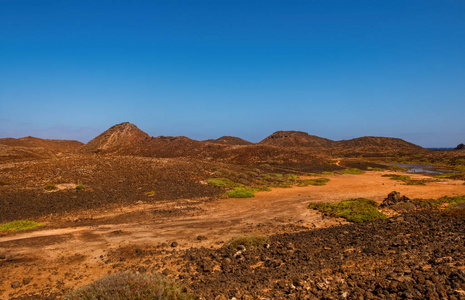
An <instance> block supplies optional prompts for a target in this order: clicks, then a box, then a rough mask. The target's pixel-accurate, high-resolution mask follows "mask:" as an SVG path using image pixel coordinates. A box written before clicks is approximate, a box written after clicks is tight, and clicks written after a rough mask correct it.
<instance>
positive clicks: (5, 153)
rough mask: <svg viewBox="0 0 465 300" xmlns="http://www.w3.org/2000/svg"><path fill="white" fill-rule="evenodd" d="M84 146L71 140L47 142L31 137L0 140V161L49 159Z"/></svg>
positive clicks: (46, 140) (47, 140)
mask: <svg viewBox="0 0 465 300" xmlns="http://www.w3.org/2000/svg"><path fill="white" fill-rule="evenodd" d="M83 145H84V144H83V143H81V142H78V141H71V140H49V139H41V138H36V137H32V136H28V137H23V138H19V139H15V138H4V139H0V160H6V159H28V158H50V157H54V156H56V155H59V154H61V153H69V152H74V151H76V150H77V149H79V148H81V147H82V146H83Z"/></svg>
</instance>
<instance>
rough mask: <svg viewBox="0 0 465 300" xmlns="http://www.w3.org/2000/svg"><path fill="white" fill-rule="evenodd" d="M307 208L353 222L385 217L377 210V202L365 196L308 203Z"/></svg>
mask: <svg viewBox="0 0 465 300" xmlns="http://www.w3.org/2000/svg"><path fill="white" fill-rule="evenodd" d="M308 208H311V209H316V210H318V211H320V212H322V213H327V214H329V215H331V216H334V217H340V218H344V219H346V220H347V221H349V222H355V223H362V222H370V221H373V220H376V219H386V218H387V217H386V215H384V214H383V213H381V212H379V211H378V203H376V202H375V201H373V200H370V199H365V198H356V199H350V200H344V201H341V202H336V203H310V204H309V206H308Z"/></svg>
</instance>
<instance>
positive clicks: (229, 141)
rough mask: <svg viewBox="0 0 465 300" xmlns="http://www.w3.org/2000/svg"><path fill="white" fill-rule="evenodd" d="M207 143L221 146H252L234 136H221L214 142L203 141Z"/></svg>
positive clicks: (211, 140)
mask: <svg viewBox="0 0 465 300" xmlns="http://www.w3.org/2000/svg"><path fill="white" fill-rule="evenodd" d="M204 142H207V143H214V144H222V145H252V144H253V143H251V142H249V141H246V140H243V139H241V138H238V137H235V136H222V137H220V138H217V139H216V140H213V139H210V140H205V141H204Z"/></svg>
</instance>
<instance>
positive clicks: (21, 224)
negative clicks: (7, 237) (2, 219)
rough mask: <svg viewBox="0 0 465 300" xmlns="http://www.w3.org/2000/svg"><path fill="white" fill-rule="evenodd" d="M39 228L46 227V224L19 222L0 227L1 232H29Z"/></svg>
mask: <svg viewBox="0 0 465 300" xmlns="http://www.w3.org/2000/svg"><path fill="white" fill-rule="evenodd" d="M39 226H44V224H42V223H37V222H33V221H28V220H18V221H13V222H10V223H6V224H3V225H0V231H16V230H28V229H33V228H36V227H39Z"/></svg>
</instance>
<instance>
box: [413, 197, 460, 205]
mask: <svg viewBox="0 0 465 300" xmlns="http://www.w3.org/2000/svg"><path fill="white" fill-rule="evenodd" d="M411 202H412V203H413V204H415V206H417V207H424V208H428V207H439V206H441V205H443V204H449V205H454V204H458V203H464V202H465V195H462V196H453V197H448V196H444V197H441V198H437V199H412V200H411Z"/></svg>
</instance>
